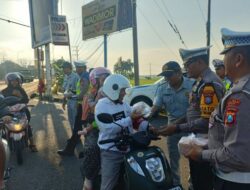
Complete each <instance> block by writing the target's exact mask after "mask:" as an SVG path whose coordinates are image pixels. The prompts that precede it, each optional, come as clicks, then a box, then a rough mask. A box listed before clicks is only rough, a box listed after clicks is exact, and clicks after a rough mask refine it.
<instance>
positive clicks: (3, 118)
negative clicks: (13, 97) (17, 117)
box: [2, 115, 12, 123]
mask: <svg viewBox="0 0 250 190" xmlns="http://www.w3.org/2000/svg"><path fill="white" fill-rule="evenodd" d="M11 119H12V117H11V116H8V115H7V116H4V117H2V120H3V122H4V123H9V122H10V121H11Z"/></svg>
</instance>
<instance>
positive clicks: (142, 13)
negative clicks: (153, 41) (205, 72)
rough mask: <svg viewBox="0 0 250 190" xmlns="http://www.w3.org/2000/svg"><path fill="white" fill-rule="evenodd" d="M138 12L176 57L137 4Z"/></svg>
mask: <svg viewBox="0 0 250 190" xmlns="http://www.w3.org/2000/svg"><path fill="white" fill-rule="evenodd" d="M137 8H138V10H139V13H140V14H141V15H142V16H143V18H144V19H145V20H146V22H147V23H148V24H149V25H150V27H151V28H152V30H153V32H154V33H155V34H156V36H157V37H158V38H159V39H160V41H161V42H162V43H164V45H165V46H166V48H167V49H168V50H169V51H170V52H171V53H172V54H173V55H174V56H175V57H176V58H177V59H178V56H177V54H176V53H175V52H174V51H173V50H172V49H171V48H170V47H169V46H168V44H167V43H166V42H165V40H164V39H163V38H162V37H161V36H160V34H159V33H158V32H157V31H156V29H155V28H154V26H153V25H152V24H151V22H150V21H149V20H148V19H147V17H146V16H145V15H144V14H143V12H142V11H141V9H140V7H139V6H137Z"/></svg>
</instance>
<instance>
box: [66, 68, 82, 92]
mask: <svg viewBox="0 0 250 190" xmlns="http://www.w3.org/2000/svg"><path fill="white" fill-rule="evenodd" d="M78 80H79V76H78V75H77V74H76V73H75V72H71V73H70V74H69V75H65V76H64V80H63V89H64V91H71V92H76V84H77V81H78Z"/></svg>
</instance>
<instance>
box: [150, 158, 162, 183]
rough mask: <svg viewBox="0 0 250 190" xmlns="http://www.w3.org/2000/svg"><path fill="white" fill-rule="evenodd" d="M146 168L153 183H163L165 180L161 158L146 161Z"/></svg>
mask: <svg viewBox="0 0 250 190" xmlns="http://www.w3.org/2000/svg"><path fill="white" fill-rule="evenodd" d="M146 168H147V170H148V172H149V174H150V176H151V177H152V179H153V181H155V182H161V181H163V180H164V179H165V173H164V170H163V166H162V162H161V159H160V158H159V157H154V158H149V159H147V160H146Z"/></svg>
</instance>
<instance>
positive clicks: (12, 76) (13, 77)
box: [5, 72, 22, 85]
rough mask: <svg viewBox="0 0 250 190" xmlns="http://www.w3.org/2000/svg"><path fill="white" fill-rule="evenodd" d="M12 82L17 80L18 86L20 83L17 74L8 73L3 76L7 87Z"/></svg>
mask: <svg viewBox="0 0 250 190" xmlns="http://www.w3.org/2000/svg"><path fill="white" fill-rule="evenodd" d="M13 80H17V81H18V82H19V84H21V83H22V80H21V77H20V75H19V74H17V73H16V72H13V73H8V74H6V75H5V81H6V83H7V85H9V84H10V82H11V81H13Z"/></svg>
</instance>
